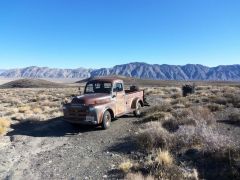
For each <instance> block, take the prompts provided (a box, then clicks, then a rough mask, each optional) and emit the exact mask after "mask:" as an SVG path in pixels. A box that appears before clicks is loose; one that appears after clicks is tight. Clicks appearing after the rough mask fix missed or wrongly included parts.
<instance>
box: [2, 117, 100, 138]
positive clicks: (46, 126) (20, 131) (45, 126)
mask: <svg viewBox="0 0 240 180" xmlns="http://www.w3.org/2000/svg"><path fill="white" fill-rule="evenodd" d="M11 128H12V129H13V130H12V131H10V132H8V133H7V134H6V135H7V136H13V135H26V136H32V137H60V136H67V135H74V134H78V133H84V132H89V131H98V130H100V129H99V128H97V127H94V126H86V125H82V126H80V125H72V124H70V123H68V122H65V121H64V120H63V119H62V118H61V117H58V118H53V119H49V120H46V121H31V120H28V121H23V122H19V123H17V124H12V125H11Z"/></svg>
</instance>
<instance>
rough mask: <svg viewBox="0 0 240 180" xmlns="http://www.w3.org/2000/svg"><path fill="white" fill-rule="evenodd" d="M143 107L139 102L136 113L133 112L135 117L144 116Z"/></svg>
mask: <svg viewBox="0 0 240 180" xmlns="http://www.w3.org/2000/svg"><path fill="white" fill-rule="evenodd" d="M141 110H142V105H141V104H140V103H139V102H138V103H137V105H136V109H135V111H134V112H133V114H134V116H136V117H140V116H141V114H142V111H141Z"/></svg>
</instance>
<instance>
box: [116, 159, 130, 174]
mask: <svg viewBox="0 0 240 180" xmlns="http://www.w3.org/2000/svg"><path fill="white" fill-rule="evenodd" d="M132 167H133V163H132V162H131V161H130V160H126V161H124V162H122V163H121V164H119V169H120V170H121V171H123V172H124V173H127V172H129V171H130V169H131V168H132Z"/></svg>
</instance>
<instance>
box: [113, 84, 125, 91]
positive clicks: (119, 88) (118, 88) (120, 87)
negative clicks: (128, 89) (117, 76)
mask: <svg viewBox="0 0 240 180" xmlns="http://www.w3.org/2000/svg"><path fill="white" fill-rule="evenodd" d="M114 91H115V92H121V91H123V85H122V83H116V85H115V90H114Z"/></svg>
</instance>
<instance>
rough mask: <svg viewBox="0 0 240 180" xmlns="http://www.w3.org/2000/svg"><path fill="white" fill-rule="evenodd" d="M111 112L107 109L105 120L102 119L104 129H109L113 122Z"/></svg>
mask: <svg viewBox="0 0 240 180" xmlns="http://www.w3.org/2000/svg"><path fill="white" fill-rule="evenodd" d="M111 119H112V117H111V114H110V112H109V111H105V112H104V114H103V120H102V128H103V129H108V128H109V127H110V124H111Z"/></svg>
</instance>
